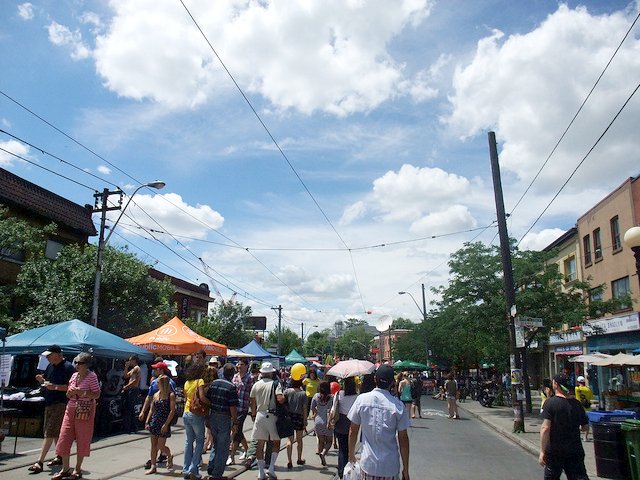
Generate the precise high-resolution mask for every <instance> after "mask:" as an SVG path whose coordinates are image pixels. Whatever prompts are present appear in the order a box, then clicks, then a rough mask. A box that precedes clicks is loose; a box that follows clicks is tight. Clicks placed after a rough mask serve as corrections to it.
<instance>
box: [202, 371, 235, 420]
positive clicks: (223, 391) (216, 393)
mask: <svg viewBox="0 0 640 480" xmlns="http://www.w3.org/2000/svg"><path fill="white" fill-rule="evenodd" d="M207 398H208V399H209V401H210V402H211V413H223V414H225V415H230V414H231V412H230V411H229V407H237V406H238V391H237V390H236V386H235V385H234V384H233V383H231V382H230V381H229V380H226V379H222V378H219V379H218V380H214V381H213V382H212V383H211V385H210V386H209V391H208V392H207Z"/></svg>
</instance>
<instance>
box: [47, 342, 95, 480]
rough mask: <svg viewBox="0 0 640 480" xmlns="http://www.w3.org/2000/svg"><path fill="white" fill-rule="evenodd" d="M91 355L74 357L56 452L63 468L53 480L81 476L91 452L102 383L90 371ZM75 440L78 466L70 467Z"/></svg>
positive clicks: (81, 354) (84, 354)
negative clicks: (84, 461) (84, 463)
mask: <svg viewBox="0 0 640 480" xmlns="http://www.w3.org/2000/svg"><path fill="white" fill-rule="evenodd" d="M91 360H92V357H91V355H89V354H88V353H84V352H83V353H80V354H78V356H77V357H76V358H74V359H73V365H74V366H75V367H76V373H74V374H73V375H71V379H70V380H69V388H68V389H67V398H68V399H69V401H68V402H67V407H66V409H65V412H64V419H63V420H62V427H61V428H60V436H59V437H58V443H57V445H56V454H57V455H59V456H60V457H61V458H62V469H61V470H60V471H59V472H58V473H56V474H55V475H54V476H53V477H51V480H61V479H63V478H70V479H73V480H75V479H78V478H82V461H83V460H84V457H88V456H89V455H90V454H91V439H92V438H93V426H94V419H95V415H96V399H97V398H99V397H100V383H99V382H98V377H97V375H96V374H95V373H93V372H92V371H90V370H89V367H90V364H91ZM74 441H75V442H76V468H75V469H74V470H72V469H71V468H70V467H69V457H70V455H71V444H72V443H73V442H74Z"/></svg>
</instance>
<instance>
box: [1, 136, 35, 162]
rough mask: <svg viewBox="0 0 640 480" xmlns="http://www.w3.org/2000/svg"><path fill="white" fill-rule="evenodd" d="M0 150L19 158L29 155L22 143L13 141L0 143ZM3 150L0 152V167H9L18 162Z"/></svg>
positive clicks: (27, 148) (27, 149)
mask: <svg viewBox="0 0 640 480" xmlns="http://www.w3.org/2000/svg"><path fill="white" fill-rule="evenodd" d="M0 148H2V149H3V150H6V151H7V152H11V153H13V154H15V155H19V156H21V157H27V156H28V154H29V147H28V146H26V145H25V144H24V143H21V142H17V141H15V140H7V141H6V142H0ZM3 150H0V167H10V166H11V165H13V163H14V162H15V161H17V160H19V159H18V158H16V157H15V156H14V155H11V154H10V153H7V152H5V151H3Z"/></svg>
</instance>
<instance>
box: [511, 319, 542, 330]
mask: <svg viewBox="0 0 640 480" xmlns="http://www.w3.org/2000/svg"><path fill="white" fill-rule="evenodd" d="M514 325H515V326H516V327H526V328H542V327H543V321H542V319H541V318H535V317H516V318H515V320H514Z"/></svg>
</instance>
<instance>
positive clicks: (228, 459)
mask: <svg viewBox="0 0 640 480" xmlns="http://www.w3.org/2000/svg"><path fill="white" fill-rule="evenodd" d="M235 464H236V462H235V460H234V459H233V457H229V458H227V467H228V466H229V465H235Z"/></svg>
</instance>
